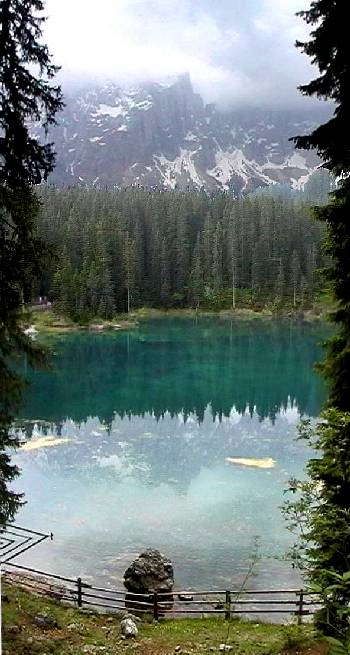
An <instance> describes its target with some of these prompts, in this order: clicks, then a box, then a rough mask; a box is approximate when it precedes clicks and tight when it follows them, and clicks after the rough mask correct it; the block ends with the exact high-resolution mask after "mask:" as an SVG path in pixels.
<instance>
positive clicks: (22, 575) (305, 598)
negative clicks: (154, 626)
mask: <svg viewBox="0 0 350 655" xmlns="http://www.w3.org/2000/svg"><path fill="white" fill-rule="evenodd" d="M4 570H5V573H8V574H9V580H16V581H17V582H18V584H20V586H22V587H23V588H25V589H29V590H30V591H35V592H36V593H39V594H42V595H48V596H51V597H53V598H56V599H59V600H64V601H68V602H70V603H73V604H74V605H76V606H77V607H79V608H83V607H85V606H86V607H89V608H91V607H96V608H103V609H107V610H114V611H117V612H118V611H119V612H120V611H123V610H125V609H126V608H127V609H130V610H131V611H133V612H135V613H137V614H138V613H147V614H152V615H153V617H154V619H156V620H158V619H159V617H164V616H169V617H174V616H176V615H184V614H187V615H193V616H196V615H198V614H200V615H202V616H203V615H211V614H219V615H223V616H224V618H225V619H230V618H231V617H232V616H234V615H242V616H249V615H255V616H259V615H261V614H264V615H266V614H272V615H294V616H296V617H297V620H298V623H299V624H300V623H302V621H303V617H305V616H310V615H312V614H313V613H314V612H315V611H316V610H317V609H318V608H319V607H320V601H319V599H318V597H317V596H316V595H315V594H312V593H310V592H308V591H306V590H304V589H244V590H239V589H238V590H237V589H236V590H234V589H225V590H213V589H211V590H205V591H198V590H196V591H192V590H173V591H172V592H167V593H152V594H136V593H133V592H127V591H125V590H117V589H108V588H106V587H95V586H93V585H91V584H89V583H86V582H84V581H83V580H82V579H81V578H80V577H78V578H76V579H74V578H68V577H65V576H60V575H57V574H52V573H47V572H45V571H41V570H38V569H33V568H30V567H26V566H22V565H19V564H14V563H11V562H7V563H6V564H5V565H4ZM60 582H61V583H62V584H59V583H60Z"/></svg>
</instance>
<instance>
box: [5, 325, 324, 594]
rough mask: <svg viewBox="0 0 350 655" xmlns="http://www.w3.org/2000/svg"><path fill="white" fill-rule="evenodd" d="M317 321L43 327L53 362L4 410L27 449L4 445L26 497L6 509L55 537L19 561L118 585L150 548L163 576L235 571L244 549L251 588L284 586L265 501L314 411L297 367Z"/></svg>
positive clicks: (230, 578)
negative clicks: (268, 463)
mask: <svg viewBox="0 0 350 655" xmlns="http://www.w3.org/2000/svg"><path fill="white" fill-rule="evenodd" d="M328 332H329V328H327V327H325V326H324V325H322V324H319V323H315V324H307V323H303V322H292V321H287V320H281V321H263V320H256V321H250V322H245V321H243V320H236V321H234V320H231V319H228V318H219V317H208V318H207V317H200V318H160V319H153V320H143V321H142V322H141V323H140V326H139V328H138V329H134V330H130V331H126V332H124V331H123V332H112V333H111V332H108V333H105V334H94V333H91V332H80V333H70V334H65V335H64V336H60V337H57V338H55V339H54V340H53V341H50V345H51V346H52V347H53V349H54V354H53V356H52V361H53V364H54V368H53V370H52V371H50V372H35V373H31V374H30V375H29V378H30V381H31V386H30V388H29V390H28V392H27V394H26V399H25V405H24V407H23V411H22V416H21V417H20V419H19V422H18V425H19V426H20V432H21V435H22V436H23V437H26V438H27V439H28V440H29V441H28V444H29V443H30V445H31V449H27V450H24V449H23V450H22V449H21V450H20V451H18V453H17V454H16V456H15V458H14V459H15V461H16V463H17V464H18V465H19V466H20V468H21V470H22V474H21V477H20V478H19V479H18V480H17V482H16V488H17V489H20V490H24V492H25V494H26V499H27V504H26V505H25V506H24V507H23V509H21V511H20V513H19V514H18V516H17V523H18V524H20V525H23V526H26V527H29V528H32V529H38V530H41V531H44V532H46V531H47V532H51V531H52V532H53V533H54V540H53V541H52V542H45V543H43V544H41V545H40V546H38V547H37V548H36V549H33V551H31V552H28V553H27V554H25V555H22V556H21V557H20V559H19V560H18V562H19V563H22V564H26V565H31V566H34V567H38V568H42V569H44V570H46V571H49V572H52V573H60V574H62V575H69V576H74V577H77V576H81V577H82V578H83V580H85V581H87V582H92V581H94V582H95V583H99V584H103V585H104V586H106V585H108V586H111V585H112V586H113V585H115V586H118V587H119V588H120V587H121V581H122V576H123V572H124V570H125V568H126V567H127V566H128V564H129V563H130V561H131V560H132V559H133V558H134V557H135V556H136V555H137V554H138V553H139V552H141V551H142V550H143V549H144V548H146V547H150V546H152V547H156V548H159V549H160V550H162V551H163V552H164V553H165V554H166V555H168V556H169V557H170V558H171V559H172V561H173V563H174V568H175V578H176V585H177V587H187V588H197V589H200V588H203V587H206V588H213V589H217V588H226V587H227V586H228V585H231V586H233V585H237V584H240V582H241V581H242V579H244V576H245V574H246V571H247V570H248V568H249V566H250V563H251V561H252V558H253V554H254V552H255V549H256V547H257V548H258V553H259V561H258V562H257V564H256V565H255V567H254V571H253V574H252V576H251V579H250V581H249V586H250V588H252V587H260V588H264V587H265V588H266V587H271V586H272V587H279V586H289V585H293V586H294V584H296V583H297V582H298V580H297V576H296V573H295V572H294V571H293V570H292V569H291V567H290V566H289V564H287V563H286V562H285V561H283V555H284V553H285V551H286V549H287V548H288V545H289V544H290V542H291V536H290V534H289V532H288V531H287V530H286V526H285V523H284V520H283V518H282V516H281V513H280V509H279V508H280V506H281V504H282V503H283V501H284V499H285V495H284V490H285V489H286V487H287V483H288V480H289V479H290V478H291V477H292V476H299V475H301V474H302V471H303V467H304V464H305V461H306V459H307V457H308V451H307V447H306V445H305V443H303V442H301V441H296V440H295V435H296V427H297V424H298V421H299V420H300V417H301V416H303V417H313V418H315V417H317V415H318V413H319V411H320V407H321V404H322V401H323V399H324V394H325V390H324V387H323V383H322V381H321V380H320V379H319V378H318V376H317V375H316V374H315V373H314V372H313V370H312V367H313V365H314V363H315V362H316V361H318V360H319V359H320V358H321V356H322V349H321V346H320V342H322V341H323V340H324V339H325V338H326V336H327V334H328ZM23 370H25V366H24V364H23ZM50 437H54V438H55V439H56V440H57V442H56V445H54V446H52V445H51V447H48V441H47V438H50ZM28 444H27V446H28ZM33 446H34V447H33ZM232 457H233V458H237V457H238V458H243V457H245V458H266V457H268V458H273V459H274V460H275V462H276V464H275V466H273V467H272V468H267V469H261V468H251V467H250V468H249V467H244V466H242V465H237V464H232V463H228V462H227V460H226V458H232Z"/></svg>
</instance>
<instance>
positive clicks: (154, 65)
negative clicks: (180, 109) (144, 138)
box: [44, 0, 315, 108]
mask: <svg viewBox="0 0 350 655" xmlns="http://www.w3.org/2000/svg"><path fill="white" fill-rule="evenodd" d="M307 6H308V3H307V2H306V3H305V0H279V1H278V2H277V0H244V2H242V1H238V0H99V1H98V2H97V1H96V0H47V2H46V5H45V10H46V15H47V16H48V21H47V23H46V26H45V34H44V37H45V40H46V42H47V43H48V46H49V49H50V51H51V52H52V54H53V56H54V60H55V63H57V64H59V65H61V66H62V70H61V73H60V79H61V81H62V82H63V84H64V85H65V87H66V88H67V87H68V88H71V87H72V86H76V85H81V84H85V83H86V82H89V83H90V82H91V81H92V82H101V81H103V80H105V79H111V80H114V81H116V82H118V83H120V85H121V86H130V85H134V84H136V83H139V82H144V81H159V82H163V81H168V80H169V77H170V78H172V77H174V76H176V75H178V74H181V73H184V72H188V73H189V74H190V76H191V80H192V84H193V86H194V88H195V90H196V91H198V92H199V93H200V94H201V95H202V97H203V99H204V101H205V102H216V103H218V104H219V105H220V106H222V107H227V106H230V107H231V106H242V105H254V106H256V105H259V106H271V107H272V106H273V107H291V106H303V107H304V108H306V107H307V106H308V103H311V102H314V101H310V100H307V99H305V98H303V97H302V96H301V95H300V94H299V92H298V91H297V86H298V85H299V84H302V83H305V82H307V81H309V80H310V79H312V77H313V76H314V75H315V69H313V68H312V67H311V65H310V63H309V60H308V58H307V57H306V56H305V55H303V54H302V53H300V52H299V51H298V50H297V49H296V48H295V45H294V44H295V40H296V39H301V40H303V39H305V38H307V26H306V25H305V23H304V21H303V20H302V19H301V18H300V17H296V16H295V12H296V11H298V10H300V9H305V8H306V7H307Z"/></svg>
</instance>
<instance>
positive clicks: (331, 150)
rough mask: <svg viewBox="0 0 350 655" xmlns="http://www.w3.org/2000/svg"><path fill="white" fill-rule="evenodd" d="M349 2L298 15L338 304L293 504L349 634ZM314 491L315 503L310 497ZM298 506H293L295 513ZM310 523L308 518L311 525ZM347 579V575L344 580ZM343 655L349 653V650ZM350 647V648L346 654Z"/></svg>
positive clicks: (300, 141)
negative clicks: (317, 417) (308, 452)
mask: <svg viewBox="0 0 350 655" xmlns="http://www.w3.org/2000/svg"><path fill="white" fill-rule="evenodd" d="M347 11H348V6H347V3H346V2H344V0H315V1H314V2H312V3H311V6H310V9H309V10H307V11H303V12H301V13H300V14H299V15H300V16H301V17H302V18H303V19H304V20H305V21H306V23H307V24H308V25H310V26H311V27H312V31H311V35H310V40H309V41H307V42H305V43H300V42H298V43H297V46H298V47H299V48H301V50H302V51H303V52H304V53H306V54H307V55H308V56H309V57H311V60H312V62H313V63H315V64H317V65H318V68H319V72H320V74H319V76H318V77H316V79H314V80H312V81H311V82H310V83H309V84H306V85H304V86H301V87H300V89H301V92H302V93H303V94H305V95H308V96H316V97H318V98H322V99H329V100H332V101H333V103H334V114H333V116H332V118H331V119H330V120H329V121H328V122H326V123H325V124H323V125H320V126H319V127H317V129H315V130H314V131H313V132H312V133H311V134H310V135H308V136H298V137H295V142H296V145H297V147H298V148H306V149H310V148H313V149H315V150H316V151H317V153H318V155H319V156H320V157H321V158H322V159H323V161H324V164H323V166H324V167H325V168H326V169H328V170H329V171H330V172H331V173H332V174H333V175H334V176H335V177H336V178H337V179H338V185H337V189H336V190H335V191H333V193H332V194H331V200H330V202H329V204H328V205H326V206H324V207H318V208H317V209H316V210H315V213H316V216H317V218H318V219H320V220H321V221H323V222H324V223H325V224H326V241H325V251H326V253H327V255H328V256H329V257H330V265H329V268H328V270H327V273H326V274H327V278H328V280H329V282H330V285H331V288H332V291H333V296H334V300H335V303H336V309H335V311H334V313H333V314H332V317H331V318H332V320H333V322H334V323H335V324H336V326H337V328H338V331H337V336H336V337H335V338H333V339H332V340H331V341H330V343H329V345H328V352H327V356H326V359H325V362H324V363H323V365H322V370H323V372H324V374H325V375H326V378H327V380H328V383H329V397H328V403H327V409H326V411H325V412H324V413H323V416H322V422H321V423H320V424H319V425H318V427H317V428H316V431H312V432H311V434H310V435H309V438H310V439H311V443H312V445H313V446H314V448H315V449H316V452H317V454H318V458H317V459H311V460H310V462H309V464H308V467H307V470H308V473H309V475H310V478H311V486H307V485H304V486H302V489H303V490H304V495H303V496H302V498H301V500H300V502H299V501H298V502H297V503H296V504H294V510H295V509H296V510H298V511H299V512H300V516H301V517H302V521H303V522H304V525H303V536H304V539H303V542H302V547H303V548H305V551H304V552H305V554H306V562H307V565H308V567H309V577H310V579H311V580H312V582H313V583H314V584H317V586H318V588H319V590H320V591H321V593H322V596H323V600H324V609H323V612H321V614H320V616H319V624H320V625H321V627H322V628H323V629H324V630H325V631H326V632H328V633H333V635H335V636H341V638H342V640H343V641H347V640H348V639H349V625H350V624H349V602H350V585H349V577H350V574H349V573H348V572H349V571H350V529H349V526H350V430H349V424H350V345H349V344H350V133H349V129H348V121H349V108H350V41H349V37H348V20H347V15H348V14H347ZM310 489H311V490H312V501H310V493H311V492H310ZM294 510H293V511H294ZM305 521H306V523H305ZM344 576H345V577H344ZM344 652H345V651H344ZM347 652H348V651H347Z"/></svg>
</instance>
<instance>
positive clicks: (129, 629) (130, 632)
mask: <svg viewBox="0 0 350 655" xmlns="http://www.w3.org/2000/svg"><path fill="white" fill-rule="evenodd" d="M120 628H121V631H122V634H123V635H124V637H136V636H137V635H138V632H139V631H138V629H137V625H136V623H135V621H133V619H131V618H130V617H129V616H127V617H125V619H122V620H121V621H120Z"/></svg>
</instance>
